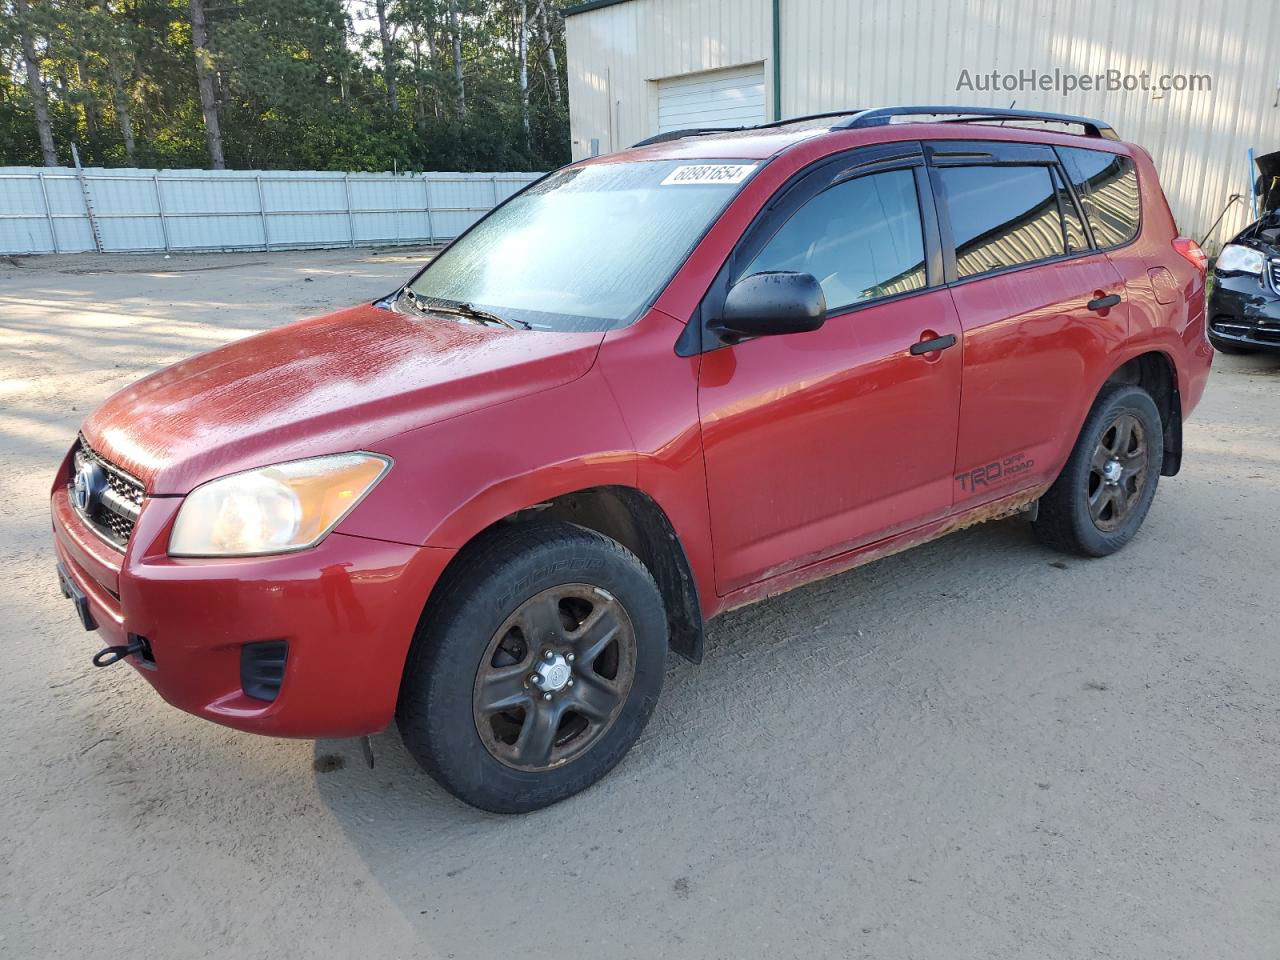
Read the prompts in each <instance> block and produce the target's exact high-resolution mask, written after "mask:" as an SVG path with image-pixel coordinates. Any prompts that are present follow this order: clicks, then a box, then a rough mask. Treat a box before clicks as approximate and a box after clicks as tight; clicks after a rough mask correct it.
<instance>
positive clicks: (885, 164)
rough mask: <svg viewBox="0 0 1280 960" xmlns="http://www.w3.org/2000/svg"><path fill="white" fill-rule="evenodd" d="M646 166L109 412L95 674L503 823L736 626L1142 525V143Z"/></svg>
mask: <svg viewBox="0 0 1280 960" xmlns="http://www.w3.org/2000/svg"><path fill="white" fill-rule="evenodd" d="M944 117H952V118H954V119H951V120H945V121H944V120H943V119H942V118H944ZM926 118H927V119H926ZM984 121H985V122H984ZM992 121H995V122H999V123H1002V124H1004V123H1007V122H1010V121H1012V122H1014V123H1015V124H1017V125H1015V126H1008V125H1000V126H996V125H994V124H993V123H992ZM1047 125H1055V126H1056V128H1058V129H1063V130H1064V131H1067V132H1056V131H1055V129H1052V128H1049V127H1048V126H1047ZM1033 127H1034V129H1033ZM1072 130H1078V131H1079V132H1069V131H1072ZM657 140H658V141H659V142H650V143H646V144H642V145H639V146H638V147H637V148H635V149H632V150H629V151H625V152H623V153H619V154H615V155H612V156H607V157H598V158H594V159H591V160H588V161H584V162H582V163H577V164H573V165H571V166H569V167H566V168H564V169H562V170H559V171H557V172H555V173H552V174H550V175H549V176H547V177H545V178H544V179H542V180H541V181H539V182H538V183H536V184H534V185H532V186H530V187H529V188H528V189H526V190H524V191H523V192H522V193H520V194H518V195H516V196H515V197H513V198H512V199H511V200H509V201H507V202H506V203H504V204H503V205H502V206H500V207H498V208H497V209H496V210H494V211H493V212H492V213H490V214H489V215H488V216H487V217H485V218H484V219H483V220H481V221H480V222H479V223H478V224H476V225H475V226H474V227H473V228H472V229H471V230H470V231H468V232H467V233H466V234H465V235H463V236H462V237H460V238H459V239H458V240H457V241H455V242H454V243H453V244H452V245H451V246H450V247H449V248H448V249H446V250H445V251H444V252H443V253H441V254H440V255H439V256H437V257H436V258H435V259H434V260H432V261H431V262H430V263H429V264H428V265H427V266H426V267H425V268H424V269H423V270H422V271H420V272H419V273H418V274H417V275H416V276H415V277H414V278H413V279H412V280H411V281H410V282H409V283H408V284H406V285H405V286H404V287H403V288H401V289H400V290H398V291H396V292H395V293H394V294H392V295H390V296H388V297H386V298H385V299H383V300H380V301H378V302H376V303H372V304H365V305H362V306H358V307H354V308H352V309H349V310H344V311H341V312H339V313H334V314H330V315H328V316H323V317H317V318H315V319H310V320H305V321H302V322H299V323H296V324H292V325H289V326H285V327H281V328H279V329H275V330H271V331H269V332H267V333H263V334H260V335H258V336H255V337H252V338H249V339H246V340H241V341H239V342H237V343H234V344H231V345H230V346H226V347H223V348H221V349H218V350H214V351H212V352H210V353H206V354H202V355H200V356H197V357H194V358H192V359H190V360H186V361H184V362H182V363H179V364H177V365H176V366H173V367H170V368H168V369H166V370H162V371H160V372H158V373H155V374H153V375H151V376H149V377H147V378H145V379H143V380H141V381H140V382H138V383H136V384H134V385H133V386H131V387H128V388H126V389H125V390H122V391H121V392H119V393H117V394H116V395H115V396H113V397H112V398H111V399H109V400H108V401H107V402H106V403H104V404H103V405H102V406H101V407H100V408H99V409H98V410H97V411H96V412H94V413H93V414H92V415H91V416H90V417H89V418H88V419H87V420H86V421H85V423H84V425H83V429H82V431H81V433H80V436H79V437H78V439H77V440H76V442H75V445H74V446H73V447H72V449H71V450H70V452H69V453H68V454H67V457H66V460H65V461H64V463H63V464H62V466H61V468H60V469H59V471H58V474H57V477H56V479H55V482H54V485H53V491H52V501H53V502H52V508H53V529H54V537H55V542H56V547H57V555H58V561H59V575H60V579H61V582H62V587H63V590H64V592H65V593H66V594H67V595H68V596H70V597H72V598H73V599H74V600H75V603H76V607H77V609H78V612H79V614H80V617H81V620H82V622H83V623H84V625H85V626H86V627H87V628H89V629H97V630H99V631H101V632H102V634H103V635H104V636H106V637H107V638H108V639H109V642H110V643H111V644H112V646H110V647H108V648H107V649H106V650H104V651H102V652H101V653H99V655H98V657H97V662H98V663H99V664H105V663H108V662H112V661H114V660H117V659H128V660H129V661H130V662H131V663H132V664H133V665H134V666H135V667H136V668H137V669H138V670H139V672H140V673H141V674H142V675H143V676H144V677H145V678H146V679H147V680H148V681H149V682H150V683H151V684H152V685H153V686H154V687H155V688H156V690H157V691H158V692H159V693H160V695H161V696H162V697H164V698H165V699H166V700H168V701H169V702H170V703H171V704H173V705H175V706H177V707H179V708H181V709H183V710H187V711H190V712H191V713H194V714H197V715H199V716H202V717H206V718H208V719H210V720H214V721H216V722H218V723H223V724H227V725H228V726H232V727H236V728H238V729H241V730H248V731H253V732H256V733H263V734H271V735H274V736H294V737H344V736H354V735H361V734H367V733H371V732H374V731H378V730H382V729H383V728H384V727H386V726H387V725H388V724H389V723H390V722H391V721H392V718H393V717H394V718H395V720H396V722H397V724H398V725H399V728H400V731H401V733H402V735H403V737H404V740H405V743H406V744H407V746H408V748H409V750H410V751H411V752H412V754H413V755H414V757H416V758H417V760H418V761H419V762H420V763H421V764H422V765H423V766H424V767H425V768H426V769H427V770H428V771H429V772H430V773H431V775H432V776H434V777H435V778H436V779H437V780H439V782H440V783H441V784H443V785H444V786H445V787H446V788H447V789H449V790H450V791H452V792H453V793H454V794H456V795H457V796H458V797H460V798H462V799H463V800H465V801H467V802H469V803H471V804H474V805H476V806H479V807H483V808H486V809H489V810H495V811H511V812H514V811H523V810H531V809H534V808H537V807H541V806H544V805H546V804H549V803H553V802H555V801H557V800H560V799H562V798H564V797H567V796H569V795H570V794H572V793H574V792H576V791H578V790H581V789H583V788H584V787H586V786H587V785H588V784H590V783H592V782H593V781H595V780H596V779H598V778H599V777H601V776H602V775H603V774H604V773H605V772H606V771H608V770H609V769H610V768H611V767H612V766H613V765H614V764H616V763H617V762H618V761H619V759H621V757H622V756H623V754H624V753H626V751H627V750H628V748H629V747H630V746H631V745H632V744H633V743H634V742H635V740H636V737H637V736H638V735H639V733H640V730H641V729H642V728H643V727H644V725H645V722H646V721H647V720H648V719H649V716H650V714H651V713H652V712H653V708H654V704H655V702H656V701H657V698H658V693H659V690H660V688H661V686H662V678H663V672H664V661H665V654H666V651H667V648H668V647H670V648H671V649H673V650H675V651H676V652H677V653H679V654H682V655H683V656H685V657H688V658H689V659H691V660H693V661H695V662H696V661H698V660H699V659H700V658H701V656H702V644H703V625H704V623H705V622H706V620H707V619H708V618H709V617H712V616H715V615H716V614H718V613H720V612H723V611H725V610H728V609H730V608H733V607H738V606H741V605H743V604H746V603H751V602H752V601H755V600H759V599H761V598H763V597H767V596H771V595H773V594H777V593H780V592H782V591H784V590H788V589H790V588H792V587H795V586H798V585H800V584H803V583H806V582H808V581H812V580H815V579H818V578H820V577H826V576H830V575H831V574H834V573H837V572H839V571H842V570H847V569H849V568H850V567H853V566H856V565H858V564H860V563H864V562H866V561H869V560H872V559H875V558H877V557H881V556H884V555H886V554H890V553H893V552H895V551H899V550H903V549H906V548H908V547H910V546H913V545H915V544H919V543H923V542H925V541H927V540H931V539H933V538H935V537H939V536H941V535H943V534H946V533H948V532H950V531H953V530H957V529H959V528H961V527H964V526H967V525H969V524H972V523H975V522H978V521H981V520H987V519H991V518H994V517H1001V516H1005V515H1009V514H1013V513H1018V512H1021V513H1024V514H1026V515H1027V516H1028V517H1029V518H1030V520H1031V522H1032V523H1033V525H1034V527H1035V530H1036V532H1037V533H1038V534H1039V536H1040V537H1041V538H1042V539H1043V540H1044V542H1045V543H1047V544H1049V545H1050V546H1052V547H1055V548H1059V549H1062V550H1066V551H1070V552H1073V553H1077V554H1084V555H1088V556H1104V555H1106V554H1109V553H1112V552H1113V551H1115V550H1118V549H1119V548H1120V547H1121V546H1123V545H1124V544H1125V543H1126V542H1127V541H1128V540H1129V539H1131V538H1132V537H1133V536H1134V534H1135V533H1136V532H1137V529H1138V527H1139V526H1140V525H1141V523H1142V521H1143V518H1144V516H1145V515H1146V513H1147V510H1148V508H1149V506H1150V505H1151V501H1152V498H1153V497H1154V495H1155V492H1156V483H1157V480H1158V478H1159V477H1160V476H1161V475H1164V476H1171V475H1173V474H1175V473H1176V472H1177V471H1178V467H1179V463H1180V460H1181V455H1182V423H1183V419H1184V418H1185V417H1186V416H1187V415H1188V414H1189V413H1190V412H1191V410H1192V408H1193V407H1194V406H1195V405H1196V402H1197V401H1198V400H1199V399H1200V396H1201V393H1202V391H1203V390H1204V386H1205V381H1206V379H1207V377H1208V373H1209V365H1210V360H1211V358H1212V350H1211V348H1210V346H1209V343H1208V341H1207V339H1206V336H1205V299H1204V293H1205V261H1204V257H1203V255H1202V254H1201V253H1200V251H1199V249H1198V248H1197V247H1196V246H1195V244H1194V243H1192V242H1190V241H1188V240H1185V239H1183V238H1181V237H1179V236H1178V234H1177V230H1176V228H1175V225H1174V221H1173V217H1172V216H1171V215H1170V212H1169V207H1168V205H1167V204H1166V202H1165V199H1164V196H1163V194H1162V192H1161V190H1160V187H1159V184H1158V183H1157V180H1156V172H1155V169H1154V168H1153V166H1152V162H1151V159H1150V157H1149V156H1148V155H1147V154H1146V153H1145V152H1144V151H1143V150H1141V149H1139V148H1136V147H1133V146H1130V145H1127V144H1124V143H1121V142H1119V141H1118V140H1117V139H1116V137H1115V134H1114V133H1113V132H1112V131H1111V129H1110V128H1109V127H1107V126H1106V125H1105V124H1102V123H1099V122H1097V121H1093V120H1086V119H1082V118H1074V117H1065V116H1059V115H1046V114H1032V113H1027V112H1011V111H1003V112H1002V111H991V110H982V109H970V108H954V107H948V108H943V107H927V108H896V109H883V110H870V111H861V112H854V113H848V114H843V115H831V116H825V117H810V118H805V119H802V120H796V121H789V122H785V123H781V124H774V125H766V126H765V127H757V128H752V129H747V130H742V131H736V132H713V133H708V132H706V131H685V132H683V133H679V134H674V135H673V134H668V135H664V136H663V137H661V138H657Z"/></svg>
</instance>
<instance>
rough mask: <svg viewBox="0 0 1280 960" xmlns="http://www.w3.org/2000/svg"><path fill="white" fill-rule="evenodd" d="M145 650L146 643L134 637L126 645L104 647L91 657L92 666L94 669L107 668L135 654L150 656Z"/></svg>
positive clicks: (148, 651)
mask: <svg viewBox="0 0 1280 960" xmlns="http://www.w3.org/2000/svg"><path fill="white" fill-rule="evenodd" d="M150 652H151V651H150V650H148V649H147V641H146V640H144V639H143V638H142V637H134V638H133V639H132V640H131V641H130V642H129V643H127V644H117V645H116V646H113V647H104V648H103V649H101V650H99V651H98V652H97V653H95V654H94V655H93V665H94V666H95V667H109V666H111V665H112V664H113V663H119V662H120V661H121V660H123V659H124V658H125V657H131V656H133V655H134V654H135V653H140V654H142V655H143V656H144V657H145V656H148V655H149V654H150Z"/></svg>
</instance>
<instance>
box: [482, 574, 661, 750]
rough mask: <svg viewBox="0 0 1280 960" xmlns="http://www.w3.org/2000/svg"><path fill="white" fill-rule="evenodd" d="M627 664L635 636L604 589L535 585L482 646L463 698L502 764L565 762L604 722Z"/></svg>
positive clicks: (619, 704)
mask: <svg viewBox="0 0 1280 960" xmlns="http://www.w3.org/2000/svg"><path fill="white" fill-rule="evenodd" d="M635 670H636V641H635V632H634V629H633V628H632V625H631V619H630V618H629V617H628V616H627V612H626V610H625V609H624V608H623V606H622V604H621V603H619V602H618V600H617V599H616V598H615V597H613V595H611V594H610V593H608V592H607V591H605V590H603V589H601V588H600V587H597V586H593V585H591V584H586V583H567V584H561V585H559V586H555V587H551V588H549V589H547V590H543V591H542V592H540V593H538V594H535V595H534V596H532V597H530V598H529V599H528V600H526V601H525V602H524V603H522V604H521V605H520V606H519V607H518V608H516V610H515V611H514V612H513V613H512V614H511V615H510V616H509V617H507V619H506V620H505V621H504V622H503V624H502V626H500V627H499V628H498V630H497V632H496V633H495V634H494V636H493V639H492V640H490V642H489V645H488V647H487V648H486V649H485V653H484V656H483V658H482V659H481V661H480V666H479V669H478V670H477V672H476V680H475V689H474V694H473V698H472V708H473V714H474V717H475V723H476V729H477V731H479V733H480V739H481V740H482V741H483V742H484V745H485V748H486V749H487V750H488V751H489V753H490V754H491V755H492V756H493V757H494V758H495V759H496V760H498V761H499V762H501V763H503V764H506V765H507V766H509V767H515V768H517V769H521V770H547V769H551V768H553V767H558V766H561V765H563V764H565V763H568V762H569V761H571V760H573V759H575V758H577V757H579V756H581V755H582V754H583V753H585V752H586V751H587V750H589V749H590V748H591V747H592V746H594V745H595V744H596V743H598V742H599V741H600V739H601V737H603V736H604V734H605V733H606V732H607V731H608V730H609V728H610V727H611V726H613V723H614V721H615V720H616V719H617V717H618V714H619V713H620V712H621V710H622V708H623V706H624V705H625V704H626V702H627V696H628V694H629V693H630V692H631V685H632V682H633V681H634V679H635Z"/></svg>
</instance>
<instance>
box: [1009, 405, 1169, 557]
mask: <svg viewBox="0 0 1280 960" xmlns="http://www.w3.org/2000/svg"><path fill="white" fill-rule="evenodd" d="M1163 463H1164V429H1163V425H1162V423H1161V420H1160V411H1159V410H1157V409H1156V405H1155V401H1153V400H1152V399H1151V395H1150V394H1148V393H1147V392H1146V391H1145V390H1143V389H1142V388H1141V387H1137V386H1132V385H1126V384H1112V385H1109V386H1107V387H1105V388H1103V391H1102V392H1101V393H1100V394H1099V395H1098V399H1097V400H1096V401H1095V402H1094V405H1093V410H1091V411H1090V413H1089V416H1088V418H1087V419H1086V420H1085V424H1084V427H1083V428H1082V429H1081V431H1080V436H1079V438H1078V439H1077V440H1076V445H1075V448H1074V449H1073V450H1072V451H1071V456H1070V457H1069V458H1068V459H1067V464H1066V466H1065V467H1063V468H1062V473H1061V474H1059V475H1058V479H1057V480H1055V481H1054V483H1053V486H1051V487H1050V488H1049V490H1048V492H1047V493H1046V494H1045V495H1044V496H1043V497H1041V499H1040V510H1039V514H1038V516H1037V517H1036V520H1035V523H1034V527H1035V532H1036V535H1037V536H1038V537H1039V538H1040V541H1041V542H1042V543H1044V544H1045V545H1047V546H1050V547H1053V548H1054V549H1055V550H1061V551H1063V552H1065V553H1074V554H1079V555H1081V556H1087V557H1105V556H1107V555H1108V554H1112V553H1115V552H1116V551H1117V550H1119V549H1120V548H1121V547H1123V546H1124V545H1125V544H1126V543H1128V542H1129V541H1130V540H1132V539H1133V537H1134V534H1136V533H1137V532H1138V528H1139V527H1141V526H1142V521H1143V520H1144V519H1146V516H1147V511H1148V510H1149V509H1150V508H1151V501H1152V499H1153V498H1154V497H1155V495H1156V484H1157V483H1158V482H1159V479H1160V469H1161V466H1162V465H1163Z"/></svg>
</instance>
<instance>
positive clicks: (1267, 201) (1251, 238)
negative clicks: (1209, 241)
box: [1209, 151, 1280, 353]
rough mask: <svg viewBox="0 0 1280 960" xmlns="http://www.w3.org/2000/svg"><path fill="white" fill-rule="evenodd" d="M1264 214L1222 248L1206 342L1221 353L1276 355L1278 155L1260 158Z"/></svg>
mask: <svg viewBox="0 0 1280 960" xmlns="http://www.w3.org/2000/svg"><path fill="white" fill-rule="evenodd" d="M1255 163H1256V164H1257V167H1258V172H1259V176H1258V180H1257V183H1256V184H1255V187H1254V189H1255V192H1256V193H1257V195H1258V209H1259V210H1260V211H1261V213H1262V216H1261V217H1260V218H1259V219H1257V220H1255V221H1254V222H1253V223H1251V224H1249V226H1247V227H1245V229H1244V230H1242V231H1241V232H1240V233H1239V234H1237V235H1236V236H1235V237H1234V238H1233V239H1232V240H1231V242H1230V243H1228V244H1227V245H1226V246H1225V247H1223V248H1222V253H1221V254H1219V256H1218V261H1217V263H1216V264H1214V268H1213V276H1214V285H1213V292H1212V294H1211V295H1210V298H1209V341H1210V342H1211V343H1212V344H1213V345H1214V347H1215V348H1217V349H1218V350H1220V351H1222V352H1223V353H1253V352H1255V351H1258V350H1276V351H1280V151H1277V152H1276V153H1269V154H1267V155H1266V156H1262V157H1258V158H1257V160H1256V161H1255Z"/></svg>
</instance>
